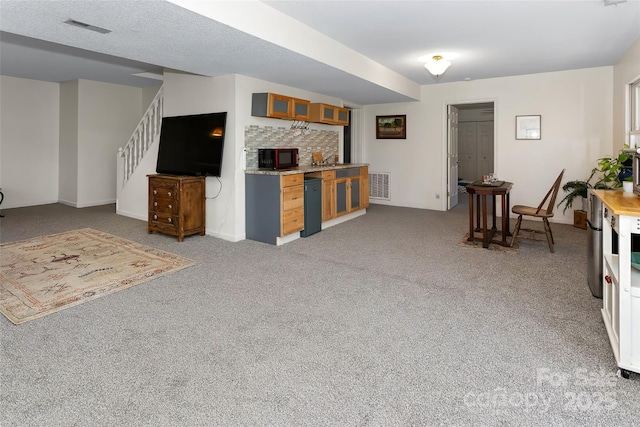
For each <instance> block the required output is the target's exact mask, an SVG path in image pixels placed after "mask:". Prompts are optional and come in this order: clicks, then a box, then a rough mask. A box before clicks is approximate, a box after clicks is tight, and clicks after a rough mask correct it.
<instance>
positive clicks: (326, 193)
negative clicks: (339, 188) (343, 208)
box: [322, 179, 336, 221]
mask: <svg viewBox="0 0 640 427" xmlns="http://www.w3.org/2000/svg"><path fill="white" fill-rule="evenodd" d="M335 209H336V195H335V180H334V179H323V180H322V220H323V221H328V220H330V219H332V218H333V217H335V216H336V211H335Z"/></svg>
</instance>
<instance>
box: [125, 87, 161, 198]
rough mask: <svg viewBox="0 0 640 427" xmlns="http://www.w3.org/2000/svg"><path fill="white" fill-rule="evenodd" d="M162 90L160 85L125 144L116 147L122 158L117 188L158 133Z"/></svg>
mask: <svg viewBox="0 0 640 427" xmlns="http://www.w3.org/2000/svg"><path fill="white" fill-rule="evenodd" d="M162 90H163V87H162V86H161V87H160V89H159V90H158V93H157V94H156V96H155V97H154V98H153V101H151V104H150V105H149V108H148V109H147V111H146V112H145V114H144V116H142V119H140V123H138V126H137V127H136V130H134V131H133V134H132V135H131V138H129V141H128V142H127V145H125V146H124V148H122V147H120V148H119V149H118V158H119V159H122V162H120V166H121V167H119V168H118V169H119V170H118V175H119V176H118V181H119V186H118V188H122V186H124V185H125V184H126V182H127V181H128V180H129V177H131V174H133V172H134V171H135V170H136V168H137V167H138V164H140V161H142V158H143V157H144V155H145V153H146V152H147V150H148V149H149V147H150V146H151V144H153V143H154V141H155V140H156V138H157V137H158V136H159V135H160V128H161V126H162V104H163V96H162ZM120 181H121V182H120Z"/></svg>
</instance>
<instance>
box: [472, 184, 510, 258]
mask: <svg viewBox="0 0 640 427" xmlns="http://www.w3.org/2000/svg"><path fill="white" fill-rule="evenodd" d="M511 187H513V183H511V182H506V181H496V182H493V183H491V184H483V183H482V181H474V182H472V183H471V184H469V185H467V193H469V238H468V239H467V240H468V241H470V242H473V241H474V240H479V241H480V240H481V241H482V247H483V248H488V247H489V244H490V243H495V244H498V245H502V246H509V244H508V243H507V236H510V235H511V233H510V232H509V191H510V190H511ZM474 195H475V196H476V204H477V207H476V212H475V219H476V221H475V223H474V212H473V196H474ZM487 196H492V197H491V199H492V203H493V209H492V211H493V226H492V227H491V229H489V227H488V224H487ZM496 196H502V228H501V230H500V234H501V235H502V238H501V239H500V240H493V235H494V234H495V233H496V231H497V228H496ZM480 210H482V228H481V226H480ZM480 231H482V238H480V237H476V236H475V233H476V232H480Z"/></svg>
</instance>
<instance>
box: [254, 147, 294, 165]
mask: <svg viewBox="0 0 640 427" xmlns="http://www.w3.org/2000/svg"><path fill="white" fill-rule="evenodd" d="M296 167H298V149H297V148H258V168H261V169H291V168H296Z"/></svg>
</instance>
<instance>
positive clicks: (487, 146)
mask: <svg viewBox="0 0 640 427" xmlns="http://www.w3.org/2000/svg"><path fill="white" fill-rule="evenodd" d="M493 155H494V153H493V122H481V123H478V175H479V176H482V175H487V174H490V173H494V172H495V170H494V168H493V166H494V165H493Z"/></svg>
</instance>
